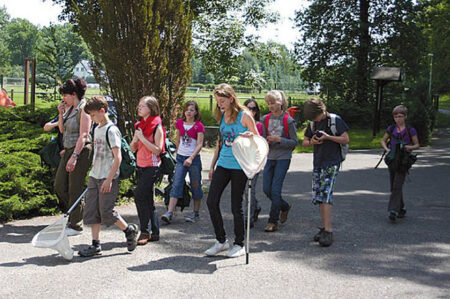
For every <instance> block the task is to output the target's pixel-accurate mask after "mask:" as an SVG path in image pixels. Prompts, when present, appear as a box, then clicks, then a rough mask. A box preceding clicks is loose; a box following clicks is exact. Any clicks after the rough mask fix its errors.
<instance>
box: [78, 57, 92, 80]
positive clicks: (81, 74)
mask: <svg viewBox="0 0 450 299" xmlns="http://www.w3.org/2000/svg"><path fill="white" fill-rule="evenodd" d="M73 75H74V76H75V77H76V78H83V79H86V78H87V77H89V76H94V74H93V73H92V70H91V66H90V64H89V61H88V60H81V61H80V62H78V63H77V65H76V66H75V68H74V69H73Z"/></svg>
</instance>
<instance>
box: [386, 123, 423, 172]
mask: <svg viewBox="0 0 450 299" xmlns="http://www.w3.org/2000/svg"><path fill="white" fill-rule="evenodd" d="M395 127H396V125H392V126H391V128H390V130H389V131H388V135H389V139H388V144H390V143H391V139H392V138H395V139H396V140H397V141H399V142H397V143H396V144H395V147H394V148H393V149H392V150H391V151H390V152H389V153H388V154H387V155H386V157H385V158H384V162H385V163H386V165H388V166H390V167H391V168H392V169H394V170H395V171H398V172H401V173H408V172H409V169H410V168H411V167H412V165H413V164H414V163H415V162H416V161H417V154H412V153H411V152H408V151H407V150H406V149H405V148H404V147H405V145H406V144H404V143H403V141H401V140H399V139H398V138H396V137H394V135H393V133H394V130H395ZM406 134H407V135H408V138H409V140H410V141H412V138H411V134H410V127H409V126H406Z"/></svg>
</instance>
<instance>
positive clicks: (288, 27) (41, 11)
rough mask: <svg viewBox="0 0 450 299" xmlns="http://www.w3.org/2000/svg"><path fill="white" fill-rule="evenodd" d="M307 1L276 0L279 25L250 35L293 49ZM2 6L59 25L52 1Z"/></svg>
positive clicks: (13, 0) (20, 0)
mask: <svg viewBox="0 0 450 299" xmlns="http://www.w3.org/2000/svg"><path fill="white" fill-rule="evenodd" d="M307 3H308V1H306V0H275V2H274V3H272V4H271V5H270V7H269V8H270V9H272V10H276V11H278V12H279V14H280V20H279V22H278V24H275V25H273V24H271V25H269V26H267V27H263V28H261V29H260V30H259V32H254V31H253V30H249V32H250V33H259V35H260V36H261V41H262V42H265V41H268V40H273V41H276V42H279V43H281V44H285V45H286V46H287V47H288V48H290V49H292V48H293V43H294V42H295V41H296V40H297V39H298V37H299V34H298V32H297V30H295V29H293V28H292V25H293V22H292V19H293V18H294V11H295V10H298V9H299V8H301V7H305V6H307ZM0 6H5V7H6V9H7V11H8V13H9V15H10V16H11V17H13V18H24V19H27V20H29V21H30V22H31V23H33V24H35V25H38V26H47V25H49V24H50V22H52V23H59V21H58V15H59V13H60V12H61V7H60V6H58V5H55V4H53V2H52V1H51V0H46V1H45V2H43V1H42V0H0Z"/></svg>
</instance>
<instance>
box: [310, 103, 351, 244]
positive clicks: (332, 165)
mask: <svg viewBox="0 0 450 299" xmlns="http://www.w3.org/2000/svg"><path fill="white" fill-rule="evenodd" d="M303 109H304V115H305V117H306V118H307V119H308V120H310V121H311V122H310V124H309V125H308V127H307V128H306V131H305V136H304V139H303V143H302V145H303V146H311V145H313V146H314V160H313V166H314V167H313V182H312V183H313V190H312V197H313V198H312V202H313V204H319V206H320V216H321V219H322V225H323V227H322V228H320V231H319V233H317V234H316V235H315V236H314V241H316V242H319V244H320V245H321V246H324V247H328V246H330V245H331V244H332V243H333V233H332V226H331V206H332V204H333V189H334V184H335V182H336V176H337V175H338V173H339V167H340V165H341V162H342V161H343V159H344V157H342V155H341V146H340V144H348V143H349V141H350V139H349V137H348V133H347V131H348V126H347V125H346V123H345V122H344V121H343V120H342V119H341V117H340V116H338V115H333V117H334V118H335V124H333V125H334V126H335V131H336V133H335V134H333V132H332V129H331V116H330V113H328V112H327V108H326V106H325V104H324V103H323V102H322V101H321V100H320V99H316V98H312V99H309V100H308V101H307V102H306V104H305V106H304V108H303Z"/></svg>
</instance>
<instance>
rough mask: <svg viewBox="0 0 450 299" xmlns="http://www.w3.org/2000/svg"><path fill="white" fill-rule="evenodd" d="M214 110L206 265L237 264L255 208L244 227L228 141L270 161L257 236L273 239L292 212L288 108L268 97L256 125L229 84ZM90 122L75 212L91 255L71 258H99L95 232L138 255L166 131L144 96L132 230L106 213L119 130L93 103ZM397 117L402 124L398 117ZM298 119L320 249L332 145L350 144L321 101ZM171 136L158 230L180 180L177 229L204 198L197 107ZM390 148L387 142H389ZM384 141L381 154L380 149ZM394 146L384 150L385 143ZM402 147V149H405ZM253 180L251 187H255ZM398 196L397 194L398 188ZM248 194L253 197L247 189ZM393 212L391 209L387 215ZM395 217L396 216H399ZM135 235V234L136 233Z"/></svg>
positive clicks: (400, 126)
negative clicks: (246, 143) (107, 232)
mask: <svg viewBox="0 0 450 299" xmlns="http://www.w3.org/2000/svg"><path fill="white" fill-rule="evenodd" d="M214 97H215V99H216V101H217V105H216V109H215V111H214V117H215V119H216V120H217V122H218V123H219V124H220V127H219V141H218V143H217V146H216V149H215V151H214V155H213V158H212V162H211V166H210V170H209V179H210V180H211V184H210V187H209V191H208V198H207V207H208V211H209V214H210V218H211V222H212V225H213V227H214V232H215V236H216V242H215V244H214V245H213V246H212V247H211V248H209V249H208V250H206V251H205V254H206V255H208V256H214V255H217V254H218V253H219V252H221V251H225V250H227V251H228V252H227V256H228V257H238V256H241V255H243V254H245V247H244V226H245V225H244V223H245V221H250V227H253V225H254V222H256V221H257V220H258V215H259V213H260V211H261V207H260V205H259V203H258V201H257V200H256V196H255V192H254V191H253V192H252V194H251V199H250V200H251V211H250V212H251V213H250V214H251V217H250V219H244V216H243V209H242V201H243V195H244V190H245V187H246V182H247V177H246V175H245V173H244V171H243V170H242V168H241V167H240V165H239V163H238V161H237V160H236V158H235V157H234V155H233V152H232V144H233V141H234V140H235V138H236V137H238V136H242V137H245V138H252V136H253V135H261V136H263V137H264V138H265V139H266V140H267V142H268V144H269V154H268V157H267V163H266V165H265V167H264V170H263V171H262V172H263V191H264V193H265V195H266V196H267V197H268V198H269V199H270V200H271V208H270V213H269V219H268V223H267V225H266V227H265V231H266V232H274V231H277V230H278V229H279V225H278V222H281V223H284V222H286V221H287V219H288V214H289V211H290V210H291V208H292V205H291V204H290V203H288V202H287V201H286V200H284V199H283V197H282V186H283V182H284V179H285V176H286V173H287V171H288V169H289V166H290V163H291V158H292V151H293V150H294V148H295V146H296V145H297V143H298V140H297V130H296V125H295V121H294V119H293V118H292V117H290V116H289V114H288V113H287V112H286V108H287V107H286V106H287V101H286V97H285V94H284V92H282V91H279V90H272V91H269V92H268V93H267V94H266V97H265V101H266V103H267V105H268V108H269V110H270V113H268V114H267V115H265V116H263V117H262V118H260V110H259V106H258V103H257V102H256V101H255V100H254V99H250V100H247V101H246V102H245V104H244V105H242V104H241V103H240V102H239V100H238V99H237V97H236V94H235V92H234V90H233V88H232V87H231V86H230V85H228V84H220V85H218V86H217V87H216V88H215V90H214ZM83 111H84V113H86V114H88V115H89V116H90V118H91V119H92V121H93V122H95V123H97V124H98V126H97V127H96V128H95V132H94V141H93V143H94V158H93V165H92V169H91V171H90V173H89V182H88V193H87V197H86V205H85V207H84V212H83V219H84V223H85V224H89V225H91V230H92V245H90V246H88V247H87V248H85V249H82V250H80V252H79V254H80V255H81V256H93V255H98V254H101V245H100V230H101V224H106V225H111V224H114V225H116V226H118V227H119V228H120V229H121V230H122V231H123V232H124V233H125V237H126V240H127V248H128V250H129V251H133V250H134V249H135V248H136V246H137V245H145V244H146V243H147V242H152V241H158V240H159V233H160V228H159V217H158V214H157V210H156V208H155V204H154V198H153V196H154V183H155V181H156V179H157V177H158V171H159V166H160V164H161V159H160V153H161V152H162V150H163V148H164V142H165V134H166V133H165V129H164V127H163V126H162V120H161V118H160V116H159V115H160V111H159V105H158V100H157V99H156V98H155V97H152V96H145V97H143V98H141V99H140V101H139V105H138V108H137V112H138V116H139V117H140V118H141V120H140V121H139V122H137V123H136V125H135V129H136V130H135V133H134V136H133V139H132V141H131V143H130V147H131V149H132V150H133V151H136V152H137V154H136V159H137V170H136V174H137V187H136V189H135V191H134V196H135V204H136V208H137V214H138V218H139V224H140V226H139V228H138V226H137V225H136V224H128V223H126V222H125V220H124V219H123V218H122V217H121V216H120V215H119V214H118V213H117V212H116V211H115V210H114V203H115V201H116V199H117V196H118V186H119V181H118V177H119V166H120V163H121V150H120V146H121V134H120V131H119V129H118V128H117V127H116V126H114V124H113V123H112V122H111V121H110V120H109V118H108V114H107V112H108V104H107V102H106V100H105V98H104V97H101V96H95V97H92V98H91V99H89V100H87V102H86V104H85V105H84V108H83ZM402 113H403V114H402ZM398 114H402V115H405V116H406V111H405V110H404V109H403V110H402V109H397V110H395V109H394V117H395V120H396V122H397V118H398ZM304 116H305V118H306V119H308V120H310V124H309V125H308V126H307V129H306V131H305V135H304V139H303V143H302V145H303V146H305V147H308V146H314V159H313V165H314V171H313V178H312V200H313V203H314V204H318V205H319V207H320V215H321V219H322V227H321V228H320V230H319V232H318V233H317V234H316V235H314V241H316V242H318V243H319V244H320V245H321V246H330V245H331V244H332V243H333V235H332V224H331V214H332V213H331V207H332V204H333V188H334V185H335V181H336V177H337V175H338V173H339V168H340V165H341V162H342V161H343V157H342V155H341V145H343V144H348V143H349V136H348V133H347V131H348V126H347V125H346V124H345V122H344V121H343V120H342V119H341V118H340V117H339V116H337V115H334V118H335V119H334V122H335V123H334V126H335V128H334V129H332V128H331V126H330V113H328V112H327V109H326V107H325V105H324V103H323V102H322V101H321V100H320V99H315V98H313V99H309V100H308V101H307V102H306V104H305V106H304ZM175 128H176V129H177V134H176V144H177V157H176V168H175V174H174V183H173V187H172V189H171V192H170V202H169V205H168V211H167V212H166V213H164V214H163V215H162V217H161V220H162V221H164V222H166V223H171V222H172V221H173V220H174V209H175V206H176V203H177V199H178V198H182V197H183V187H184V181H185V177H186V174H187V173H189V177H190V185H191V189H192V197H193V200H194V205H193V212H192V213H189V214H188V215H186V217H185V220H186V221H189V222H196V221H197V220H198V219H199V211H200V203H201V199H202V197H203V191H202V185H201V170H202V163H201V159H200V151H201V149H202V145H203V138H204V132H205V128H204V125H203V124H202V123H201V116H200V111H199V108H198V105H197V103H196V102H195V101H188V102H186V104H185V105H184V109H183V115H182V118H180V119H179V120H177V122H176V124H175ZM404 130H405V125H404V123H402V122H400V123H397V127H396V131H395V132H396V134H400V135H401V134H402V133H401V132H402V131H404ZM408 138H410V139H411V138H412V141H413V143H414V145H413V146H410V148H408V150H413V149H415V148H417V147H418V143H417V136H416V133H415V131H412V132H411V137H408ZM392 140H394V139H392ZM385 142H386V138H384V139H383V147H385V148H387V146H386V144H385ZM392 142H394V144H395V141H391V143H392ZM410 143H411V142H410ZM391 172H393V173H391V184H392V185H393V186H394V187H391V188H393V190H394V191H393V194H394V193H395V195H393V196H391V201H392V204H390V213H391V214H393V213H395V216H396V217H400V214H401V213H402V211H403V210H404V204H403V199H402V196H401V186H402V184H403V181H404V176H401V175H399V174H397V173H395V171H391ZM257 178H258V175H256V176H255V177H254V178H253V184H254V185H255V184H256V181H257ZM230 182H231V211H232V214H233V222H234V234H235V239H234V243H233V246H230V243H229V242H228V239H227V237H226V232H225V229H224V225H223V218H222V213H221V210H220V200H221V196H222V193H223V191H224V189H225V188H226V186H227V185H228V184H229V183H230ZM399 187H400V191H398V188H399ZM253 190H255V188H253ZM391 206H392V207H391ZM403 215H404V213H403ZM139 230H140V232H139Z"/></svg>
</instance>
